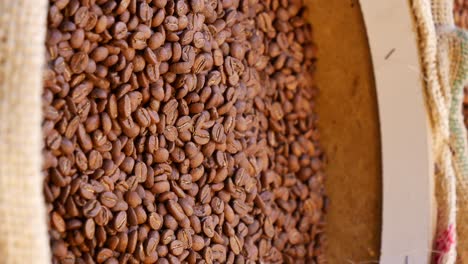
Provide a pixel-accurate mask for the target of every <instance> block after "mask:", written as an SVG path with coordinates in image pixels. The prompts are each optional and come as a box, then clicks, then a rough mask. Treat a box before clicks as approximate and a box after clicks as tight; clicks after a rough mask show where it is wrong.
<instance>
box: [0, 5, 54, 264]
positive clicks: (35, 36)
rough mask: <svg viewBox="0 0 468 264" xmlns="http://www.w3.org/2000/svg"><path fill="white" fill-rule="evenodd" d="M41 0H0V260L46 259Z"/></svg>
mask: <svg viewBox="0 0 468 264" xmlns="http://www.w3.org/2000/svg"><path fill="white" fill-rule="evenodd" d="M46 16H47V1H45V0H0V263H7V264H12V263H21V264H23V263H38V264H41V263H50V257H49V256H50V254H49V242H48V237H47V224H46V210H45V203H44V198H43V196H42V182H43V178H42V174H41V142H42V138H41V112H42V111H41V93H42V71H41V69H42V67H43V63H44V39H45V33H46V19H47V18H46Z"/></svg>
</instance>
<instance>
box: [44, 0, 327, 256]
mask: <svg viewBox="0 0 468 264" xmlns="http://www.w3.org/2000/svg"><path fill="white" fill-rule="evenodd" d="M46 49H47V54H46V56H47V62H48V63H47V67H46V69H45V74H44V87H45V88H44V92H43V112H44V121H43V136H44V150H43V157H44V164H43V171H44V175H45V178H44V179H45V180H44V195H45V199H46V202H47V209H48V213H49V223H50V226H49V234H50V241H51V249H52V254H53V260H52V263H63V264H67V263H106V264H114V263H208V264H211V263H257V262H262V263H323V262H324V257H323V245H324V241H325V239H324V236H323V228H324V222H323V221H324V220H323V213H324V210H325V204H326V202H325V197H324V190H323V188H324V186H323V181H324V175H323V172H322V159H323V153H322V150H321V147H320V146H319V143H318V140H319V134H318V132H317V129H316V121H317V116H316V115H315V113H314V99H315V96H316V93H317V91H316V87H315V85H314V78H313V76H312V73H313V71H314V61H315V55H316V49H315V47H314V45H313V43H312V31H311V29H310V26H309V25H307V24H306V21H305V19H304V4H303V1H302V0H264V1H260V0H51V1H50V6H49V13H48V34H47V40H46Z"/></svg>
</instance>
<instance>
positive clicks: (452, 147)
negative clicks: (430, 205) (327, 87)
mask: <svg viewBox="0 0 468 264" xmlns="http://www.w3.org/2000/svg"><path fill="white" fill-rule="evenodd" d="M411 4H412V7H413V11H414V16H415V22H416V26H417V31H418V39H419V45H420V57H421V61H422V65H423V69H422V70H423V73H424V94H425V99H426V107H427V112H428V115H429V118H430V125H431V132H432V140H433V145H432V151H433V156H434V162H435V167H436V170H435V171H436V173H435V175H434V178H435V188H436V190H435V193H436V199H437V206H438V210H437V233H436V237H435V241H434V249H433V252H434V254H433V256H434V258H433V260H434V262H435V263H456V262H463V261H468V259H467V258H466V257H464V256H463V254H464V251H466V247H465V246H464V245H466V242H465V240H466V239H467V238H466V237H467V235H468V233H466V231H464V229H466V228H465V227H464V225H457V223H465V222H466V220H467V219H466V218H465V217H467V216H468V215H467V213H465V212H464V211H466V210H467V206H465V205H464V200H463V199H460V198H461V197H462V196H464V193H465V191H466V189H464V186H466V183H465V181H466V179H467V164H468V163H467V162H466V159H467V157H468V156H467V142H466V131H465V129H464V124H463V116H462V111H461V107H462V102H463V101H462V100H463V82H464V80H465V79H466V74H467V73H466V55H465V56H463V53H466V46H464V45H465V44H464V41H463V40H462V38H460V34H459V31H458V30H457V29H456V28H455V25H454V20H453V1H443V0H432V1H431V0H414V1H412V2H411ZM465 215H467V216H465ZM457 244H458V245H459V246H458V247H457ZM457 251H458V252H457ZM457 253H458V260H457Z"/></svg>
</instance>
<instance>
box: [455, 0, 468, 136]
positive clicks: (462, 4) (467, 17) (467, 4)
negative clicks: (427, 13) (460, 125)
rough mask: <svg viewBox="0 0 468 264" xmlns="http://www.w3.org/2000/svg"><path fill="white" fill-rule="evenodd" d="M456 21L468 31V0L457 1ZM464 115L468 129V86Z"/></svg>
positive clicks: (467, 88) (466, 88)
mask: <svg viewBox="0 0 468 264" xmlns="http://www.w3.org/2000/svg"><path fill="white" fill-rule="evenodd" d="M454 19H455V24H457V25H458V26H459V27H461V28H464V29H468V0H455V7H454ZM463 115H464V116H465V126H466V128H468V86H467V87H465V100H464V101H463Z"/></svg>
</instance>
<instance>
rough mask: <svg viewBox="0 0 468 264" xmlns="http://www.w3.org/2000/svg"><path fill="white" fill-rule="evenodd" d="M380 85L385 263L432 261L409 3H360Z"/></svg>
mask: <svg viewBox="0 0 468 264" xmlns="http://www.w3.org/2000/svg"><path fill="white" fill-rule="evenodd" d="M361 8H362V12H363V15H364V20H365V23H366V28H367V35H368V38H369V43H370V48H371V54H372V61H373V66H374V73H375V80H376V86H377V97H378V104H379V114H380V123H381V137H382V152H383V153H382V159H383V160H382V166H383V219H382V221H383V223H382V246H381V247H382V248H381V259H380V260H381V263H383V264H387V263H389V264H390V263H391V264H399V263H404V264H406V263H408V264H409V263H429V261H430V253H431V251H430V250H431V246H432V229H433V224H434V223H433V215H434V214H433V206H434V203H435V202H434V195H433V189H434V188H433V179H432V175H433V165H432V164H433V162H432V157H431V149H430V133H429V127H428V119H427V115H426V111H425V104H424V96H423V79H422V78H423V76H422V70H421V65H420V61H419V54H418V44H417V33H416V30H415V28H414V23H413V18H412V14H411V9H410V5H409V3H408V1H404V0H398V1H396V0H380V1H375V0H361Z"/></svg>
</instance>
